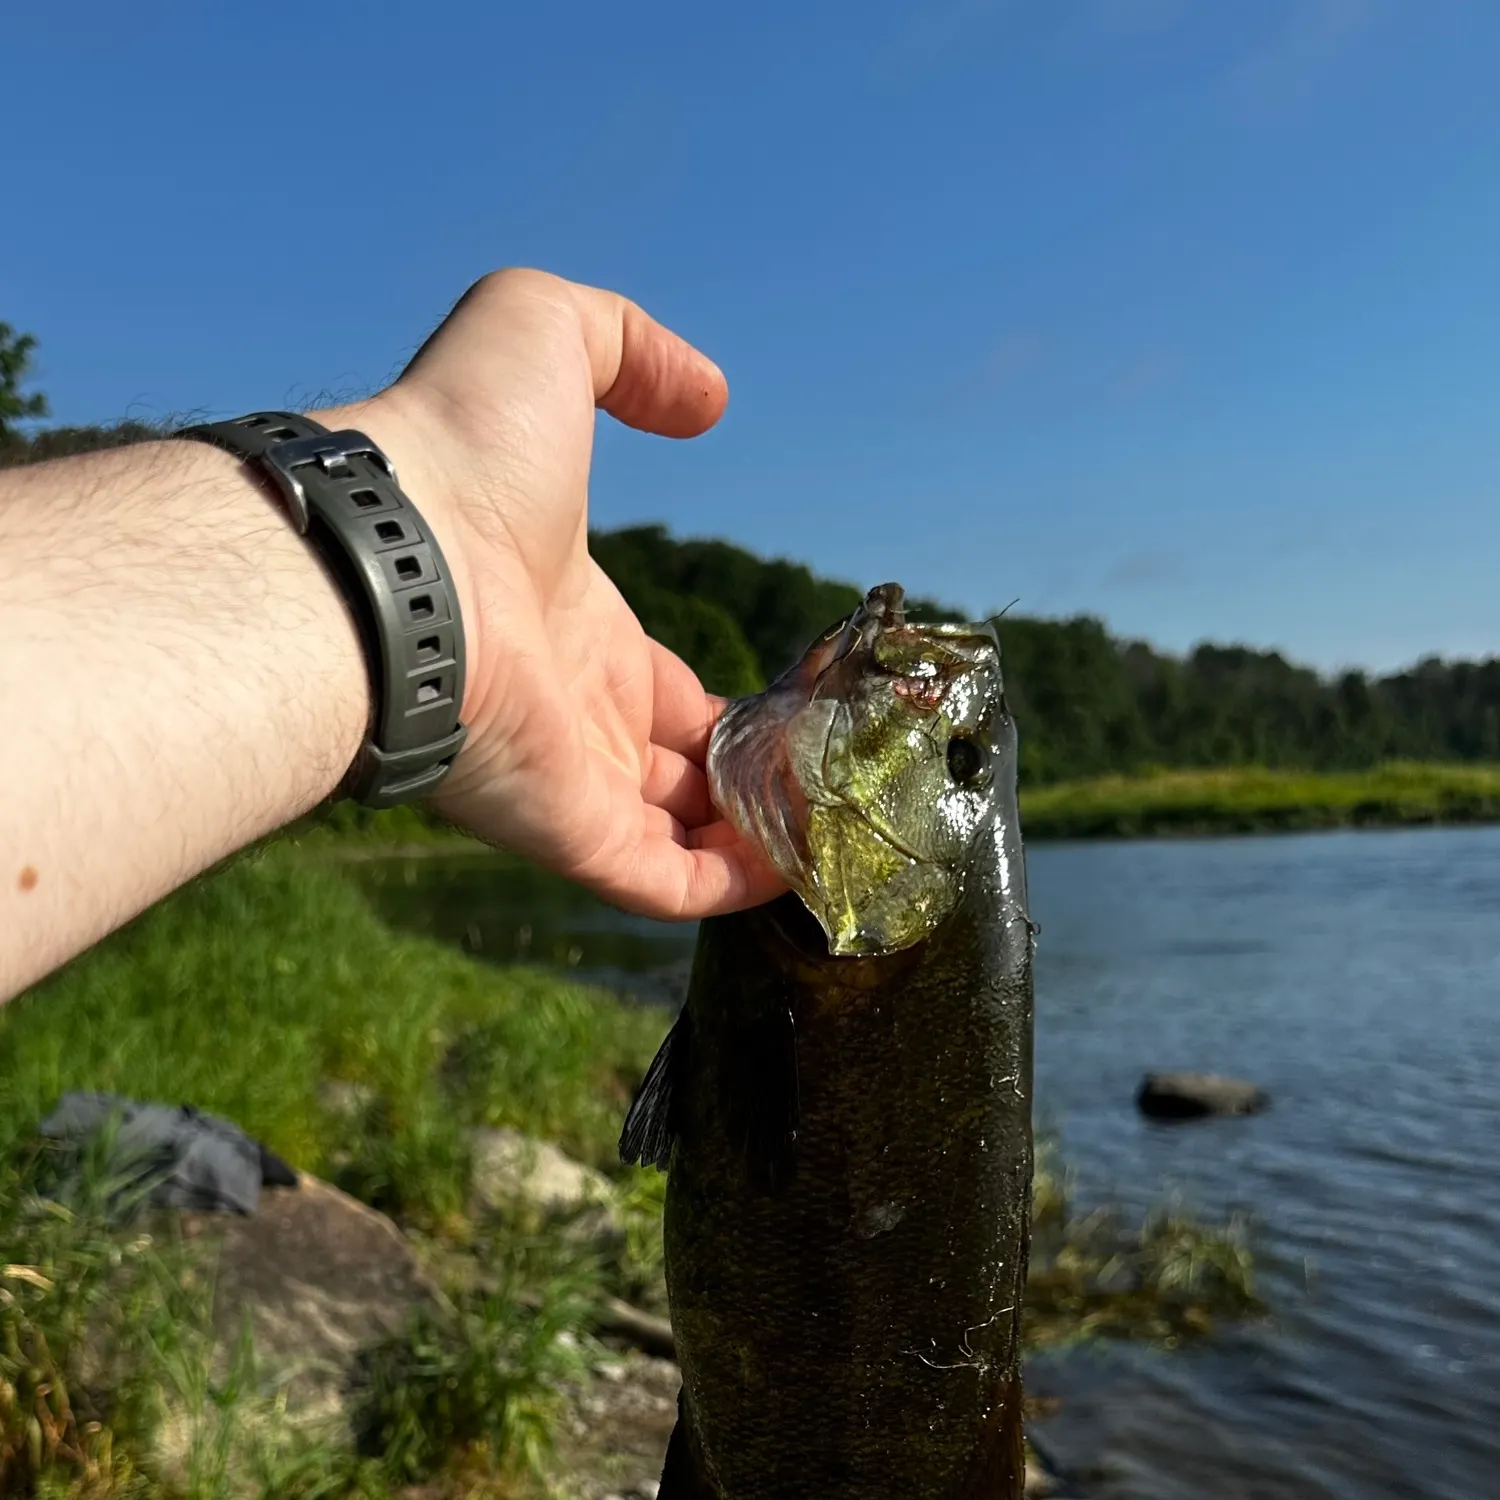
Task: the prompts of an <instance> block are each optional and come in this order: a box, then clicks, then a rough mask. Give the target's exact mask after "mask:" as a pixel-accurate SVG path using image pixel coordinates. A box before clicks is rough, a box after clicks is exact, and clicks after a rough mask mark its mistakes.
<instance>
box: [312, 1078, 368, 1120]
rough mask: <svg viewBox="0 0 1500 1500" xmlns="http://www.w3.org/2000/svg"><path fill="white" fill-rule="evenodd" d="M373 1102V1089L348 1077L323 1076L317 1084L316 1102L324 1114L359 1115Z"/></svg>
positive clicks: (349, 1116) (349, 1117) (346, 1116)
mask: <svg viewBox="0 0 1500 1500" xmlns="http://www.w3.org/2000/svg"><path fill="white" fill-rule="evenodd" d="M374 1102H375V1090H374V1089H372V1088H371V1087H370V1085H369V1084H367V1083H354V1082H352V1081H351V1080H350V1079H348V1078H325V1079H324V1080H323V1081H322V1083H320V1084H319V1085H318V1103H319V1105H320V1106H321V1107H322V1109H323V1111H324V1112H325V1113H326V1114H330V1115H337V1116H338V1117H340V1118H342V1119H353V1118H354V1117H355V1116H356V1115H361V1114H363V1113H364V1112H365V1110H367V1109H368V1108H369V1107H370V1105H371V1104H373V1103H374Z"/></svg>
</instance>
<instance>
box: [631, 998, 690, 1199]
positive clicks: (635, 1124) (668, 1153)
mask: <svg viewBox="0 0 1500 1500" xmlns="http://www.w3.org/2000/svg"><path fill="white" fill-rule="evenodd" d="M690 1031H691V1028H690V1026H689V1024H688V1013H687V1008H686V1006H684V1007H683V1010H682V1013H681V1014H680V1015H679V1016H678V1017H677V1019H676V1021H675V1022H673V1024H672V1029H671V1030H670V1031H669V1032H668V1033H667V1035H666V1040H665V1041H663V1042H662V1044H661V1046H660V1047H659V1048H658V1049H657V1053H656V1056H655V1057H654V1058H652V1060H651V1066H650V1067H649V1068H647V1069H646V1076H645V1077H644V1078H643V1079H642V1080H641V1086H640V1090H639V1091H638V1092H637V1094H636V1096H635V1103H634V1104H632V1105H631V1106H630V1113H629V1114H628V1115H626V1116H625V1128H624V1129H623V1130H622V1131H621V1132H620V1160H621V1161H622V1162H624V1163H625V1165H626V1166H627V1167H628V1166H632V1165H634V1163H636V1162H639V1163H640V1164H641V1165H642V1166H643V1167H659V1168H660V1169H661V1170H662V1171H663V1172H665V1171H666V1170H667V1164H668V1163H669V1162H670V1161H671V1160H672V1142H673V1141H674V1140H676V1138H677V1091H678V1087H679V1085H680V1082H681V1079H682V1070H683V1068H684V1067H686V1065H687V1057H688V1046H689V1035H690Z"/></svg>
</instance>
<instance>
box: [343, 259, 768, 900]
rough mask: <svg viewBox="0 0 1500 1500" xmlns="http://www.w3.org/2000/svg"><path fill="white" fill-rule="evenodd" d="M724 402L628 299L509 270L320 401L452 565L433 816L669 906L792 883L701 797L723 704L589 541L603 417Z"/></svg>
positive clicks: (689, 411) (631, 419)
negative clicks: (443, 755)
mask: <svg viewBox="0 0 1500 1500" xmlns="http://www.w3.org/2000/svg"><path fill="white" fill-rule="evenodd" d="M727 399H728V391H727V388H726V386H725V383H724V377H723V375H722V374H721V373H720V372H719V370H718V368H717V367H716V366H715V365H714V364H712V363H711V362H710V361H709V360H708V359H706V358H705V357H704V356H703V355H701V354H699V353H698V352H697V350H695V349H693V348H692V347H691V346H690V345H688V344H686V343H684V342H683V341H682V340H681V339H679V338H678V337H677V336H676V335H675V334H672V333H670V332H668V331H667V330H666V329H665V328H663V327H662V326H661V325H660V324H658V323H656V322H654V321H653V320H652V319H651V318H649V317H648V316H647V315H646V314H645V313H644V312H642V311H641V309H640V308H638V307H636V306H635V305H634V304H633V303H631V302H628V301H626V300H625V299H624V298H622V297H619V296H616V295H615V294H614V293H611V292H605V291H599V290H597V289H595V288H593V287H585V286H579V285H577V284H575V283H573V282H568V281H563V280H561V279H559V278H557V277H555V276H549V275H546V274H544V273H542V272H538V271H502V272H498V273H496V274H495V275H492V276H487V277H485V278H484V279H483V280H482V281H480V282H478V283H477V284H476V285H475V286H474V287H472V288H471V289H470V291H469V292H468V293H467V294H466V295H465V296H464V298H463V300H462V301H461V302H460V303H459V304H458V306H457V307H456V308H454V310H453V312H452V313H451V314H450V315H449V316H448V318H447V320H446V321H445V322H444V323H443V325H442V326H441V327H440V328H439V329H438V330H437V332H436V333H434V334H433V336H432V337H431V338H430V339H428V341H427V342H426V344H424V345H423V347H422V349H421V350H420V351H419V352H418V354H417V356H416V358H415V359H414V360H413V361H412V363H411V364H410V365H409V366H408V368H407V369H406V371H405V372H404V373H403V374H402V375H401V377H400V379H398V380H397V381H396V383H395V384H394V385H392V386H390V387H389V388H388V389H386V390H385V391H382V392H381V393H380V395H378V396H376V397H375V398H373V399H372V400H370V401H367V402H362V403H360V404H358V405H356V406H351V407H345V408H341V409H340V410H339V411H337V412H320V413H317V416H318V418H319V420H320V421H323V422H325V423H327V424H328V425H330V426H333V427H357V428H361V429H363V430H364V431H366V432H368V433H369V435H370V436H371V437H372V438H373V439H374V440H375V441H376V442H377V443H379V444H380V445H381V447H382V448H384V449H385V451H386V453H387V454H388V455H389V456H390V458H391V460H392V462H393V463H394V464H395V467H396V472H397V473H398V474H399V475H400V477H401V482H402V487H403V488H404V489H405V490H406V492H407V494H409V495H410V496H411V498H412V500H413V501H414V502H415V503H416V505H417V507H418V509H419V510H420V511H421V512H422V514H423V516H424V517H425V518H426V519H427V520H428V522H429V523H430V524H431V526H432V527H433V530H434V531H435V532H436V534H437V538H438V542H439V544H440V546H441V547H442V549H443V553H444V556H445V557H446V558H447V560H448V563H449V566H450V567H451V569H452V571H453V573H454V582H455V586H456V587H457V589H458V593H459V598H460V601H461V608H462V611H463V620H464V627H465V634H466V639H467V647H468V685H467V690H466V693H465V699H464V709H463V714H462V719H463V722H464V723H465V724H466V725H467V726H468V730H469V735H468V740H467V742H466V745H465V748H464V751H463V754H462V755H460V756H459V758H458V760H457V762H456V763H455V765H454V768H453V770H452V771H451V772H450V773H449V776H448V779H447V781H446V782H445V783H444V785H443V788H442V790H441V792H440V794H439V796H438V798H437V799H436V805H437V806H438V808H439V810H440V811H441V812H442V813H443V814H444V815H445V816H447V817H450V818H452V819H453V820H454V821H455V822H458V823H460V824H462V825H463V826H465V827H467V828H470V829H472V830H473V831H474V832H475V833H477V834H479V835H480V837H482V838H485V839H488V840H490V841H491V842H493V843H496V844H501V845H504V846H505V847H508V848H512V849H517V850H520V851H521V852H523V853H525V854H528V855H530V856H531V857H532V858H534V859H536V860H537V861H538V862H539V863H541V864H543V865H545V866H547V867H548V868H550V869H553V870H556V871H557V872H558V873H559V874H562V875H566V876H569V877H570V878H572V879H574V880H577V881H579V882H581V883H582V884H584V885H586V886H589V887H590V888H591V889H593V890H594V891H596V892H597V893H598V894H599V895H601V896H603V897H605V898H606V899H607V900H609V901H612V902H615V903H616V904H618V905H620V906H622V907H626V908H628V909H629V910H632V911H636V912H640V913H642V914H644V915H647V916H654V917H664V918H669V919H671V918H691V917H702V916H708V915H711V914H713V913H715V912H722V911H732V910H735V909H737V908H739V907H743V906H749V905H753V904H755V903H756V902H759V901H763V900H766V899H768V898H770V897H771V896H773V895H775V894H776V893H777V892H778V891H779V890H781V889H782V888H783V886H782V882H781V881H780V879H779V877H777V876H776V875H775V874H774V873H773V872H772V871H771V870H770V869H769V867H768V866H767V865H766V864H765V863H764V862H763V861H762V860H761V859H760V857H759V856H758V855H757V854H756V853H755V852H754V851H753V850H752V849H751V848H750V847H749V846H748V845H746V844H745V843H744V842H743V841H742V840H740V838H739V837H738V835H736V834H735V833H734V832H733V830H732V829H730V827H729V826H728V825H727V824H726V823H724V822H723V821H722V820H721V819H720V818H718V816H717V814H716V813H715V811H714V809H713V807H712V805H711V803H710V801H709V795H708V786H707V781H706V778H705V776H704V773H703V760H704V756H705V754H706V752H707V748H708V737H709V734H710V731H711V730H712V727H713V723H714V720H715V719H716V718H717V716H718V714H719V711H720V710H721V709H722V707H723V703H722V701H721V700H719V699H715V698H711V697H710V696H709V695H708V694H706V693H705V692H704V690H703V686H702V684H701V683H700V682H699V681H698V679H697V677H696V676H695V675H694V673H693V672H692V671H691V670H690V669H689V668H688V666H687V665H686V664H685V663H684V662H683V661H681V660H680V659H679V658H678V657H677V656H675V655H673V654H672V652H670V651H668V650H667V649H666V648H665V647H664V646H661V645H659V644H657V643H656V642H655V641H652V640H650V639H648V638H647V636H646V635H645V633H644V631H643V630H642V629H641V626H640V624H639V622H638V621H637V620H636V618H635V616H634V614H633V613H632V612H631V610H630V608H629V607H628V606H627V605H626V603H625V601H624V600H623V599H622V598H621V597H620V595H619V593H618V592H617V590H616V589H615V587H614V585H613V584H612V583H611V582H610V581H609V579H608V578H607V577H606V576H605V574H604V573H603V571H602V570H601V569H600V568H599V567H598V565H597V564H596V563H595V562H594V561H593V559H592V558H591V557H590V556H589V554H588V478H589V464H590V458H591V455H592V450H593V439H594V412H595V408H596V406H597V407H599V408H601V409H603V410H604V411H606V412H608V413H609V414H610V415H611V416H613V417H615V418H616V419H617V420H618V421H621V422H624V423H625V424H626V425H627V426H630V427H636V428H639V429H641V430H642V431H645V432H654V433H659V434H661V435H662V436H664V437H694V436H696V435H697V434H699V433H701V432H704V431H706V430H707V429H708V428H709V427H711V426H713V424H714V423H715V422H716V421H718V419H719V417H720V415H721V414H722V413H723V410H724V405H725V402H726V401H727Z"/></svg>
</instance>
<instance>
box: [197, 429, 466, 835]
mask: <svg viewBox="0 0 1500 1500" xmlns="http://www.w3.org/2000/svg"><path fill="white" fill-rule="evenodd" d="M174 436H176V437H180V438H195V439H198V440H199V441H202V442H207V443H212V444H213V445H214V446H215V447H218V448H223V449H225V450H226V451H227V452H230V453H233V454H235V455H236V456H237V457H239V458H242V459H244V460H245V461H246V462H247V463H250V464H252V465H253V466H254V467H256V468H257V469H259V471H260V472H261V473H262V474H264V475H265V476H266V477H267V478H269V479H270V480H271V481H272V483H273V484H274V485H275V486H276V488H277V490H278V491H279V492H280V494H281V496H282V497H283V498H284V499H285V501H286V505H287V509H288V511H289V512H290V513H291V518H292V523H293V524H294V525H295V526H296V528H297V530H298V531H299V532H300V533H302V535H304V536H305V537H307V539H308V540H309V541H310V542H311V543H312V544H313V545H314V546H315V547H316V548H317V550H318V553H319V555H320V556H321V557H322V558H323V561H324V563H325V564H326V565H327V567H328V569H329V571H330V572H331V573H332V574H333V576H334V577H335V578H336V579H337V581H338V584H339V587H340V588H341V589H342V590H343V592H344V595H345V597H346V598H347V599H348V601H349V604H350V606H351V608H352V609H353V610H354V614H355V617H356V619H357V620H358V622H359V630H360V636H361V638H362V640H363V642H364V648H365V659H366V661H367V662H368V663H369V668H370V688H371V695H372V702H373V713H372V722H371V725H370V729H369V732H368V733H367V734H366V736H365V740H364V744H363V745H361V746H360V750H359V754H358V755H357V756H356V757H355V760H354V764H353V765H352V766H351V767H350V768H349V773H348V775H347V776H346V777H345V778H344V781H343V784H342V786H341V791H343V792H344V793H345V794H346V795H348V796H350V797H353V798H355V799H356V800H357V801H359V802H363V803H365V804H366V805H367V806H369V807H394V806H395V805H396V804H397V803H400V802H411V801H413V800H415V799H416V798H418V797H422V796H425V795H426V794H427V793H428V792H430V791H432V789H433V788H434V787H436V786H437V784H438V783H439V782H440V781H441V780H442V779H443V777H444V776H446V775H447V774H448V767H449V766H450V765H452V763H453V759H454V757H455V756H456V755H457V754H458V752H459V749H460V747H461V746H462V745H463V742H464V727H463V725H462V724H460V723H459V722H458V716H459V711H460V709H461V708H462V706H463V701H464V632H463V622H462V621H461V620H460V619H459V612H458V593H457V591H456V590H455V588H454V586H453V576H452V574H451V573H450V572H449V571H448V565H447V563H446V562H444V560H443V554H442V553H441V551H439V549H438V544H437V539H436V538H435V537H434V536H433V535H432V532H431V531H430V530H429V529H428V528H427V526H426V524H425V523H424V522H423V520H422V517H421V516H420V515H419V514H418V513H417V508H416V507H415V506H414V505H413V504H412V503H411V501H410V500H408V499H407V498H406V496H405V495H404V494H402V493H401V488H400V486H399V485H398V484H397V483H396V471H395V470H394V469H393V468H392V467H391V463H390V460H389V459H387V458H386V456H385V454H384V453H382V452H381V451H380V449H379V448H377V447H376V446H375V444H374V443H372V442H371V441H370V439H369V438H367V437H366V436H365V435H364V434H363V433H362V432H354V431H352V430H350V431H344V432H329V431H328V429H327V428H326V427H321V426H319V424H318V423H316V422H313V421H310V420H309V419H308V418H306V417H303V416H298V415H295V414H294V413H291V412H281V411H263V412H255V413H252V414H251V415H250V416H245V417H237V418H236V419H235V420H234V421H232V422H208V423H203V424H201V425H199V426H196V427H185V428H183V429H182V430H181V431H180V432H177V433H175V434H174Z"/></svg>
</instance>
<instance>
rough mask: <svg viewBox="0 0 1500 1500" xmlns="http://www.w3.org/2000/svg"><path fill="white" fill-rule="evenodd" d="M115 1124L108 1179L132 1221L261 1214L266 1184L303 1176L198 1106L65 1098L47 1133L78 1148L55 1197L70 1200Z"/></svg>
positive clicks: (112, 1204) (111, 1205) (120, 1215)
mask: <svg viewBox="0 0 1500 1500" xmlns="http://www.w3.org/2000/svg"><path fill="white" fill-rule="evenodd" d="M111 1121H118V1130H117V1132H116V1134H115V1136H114V1138H113V1141H112V1143H111V1145H110V1148H109V1154H108V1157H107V1159H106V1161H105V1163H104V1164H103V1165H104V1172H105V1176H106V1178H107V1182H106V1188H105V1203H106V1206H107V1210H108V1212H109V1213H110V1215H111V1217H113V1218H116V1219H130V1218H132V1217H134V1215H135V1213H136V1212H138V1211H139V1209H140V1208H142V1207H143V1206H145V1205H146V1204H148V1203H149V1204H153V1205H157V1206H160V1207H165V1208H197V1209H219V1210H227V1211H229V1212H232V1213H240V1214H253V1213H254V1212H255V1210H256V1208H257V1206H258V1205H259V1203H260V1189H261V1184H262V1182H269V1183H273V1184H278V1185H284V1186H290V1185H293V1184H295V1182H296V1180H297V1177H296V1173H295V1172H293V1171H292V1170H291V1168H290V1167H288V1166H287V1165H286V1163H285V1162H283V1161H281V1160H280V1159H279V1158H278V1157H276V1156H274V1155H272V1154H271V1153H270V1152H269V1151H267V1150H266V1149H265V1147H264V1146H262V1145H260V1143H259V1142H257V1141H255V1140H252V1139H251V1138H250V1137H249V1136H248V1135H246V1134H245V1132H244V1131H243V1130H241V1129H240V1128H239V1126H238V1125H235V1124H233V1123H231V1122H230V1121H229V1120H221V1119H219V1118H218V1117H217V1116H215V1115H207V1114H204V1113H203V1112H202V1111H201V1110H197V1109H194V1108H193V1106H192V1105H190V1104H183V1105H170V1104H143V1103H140V1102H139V1101H137V1100H134V1099H126V1098H124V1097H123V1096H121V1095H119V1094H91V1093H72V1094H64V1095H63V1097H62V1099H61V1100H60V1101H59V1103H58V1106H57V1108H56V1109H54V1110H53V1111H52V1113H51V1114H50V1115H48V1116H47V1118H46V1119H45V1120H43V1121H42V1124H41V1127H40V1129H41V1134H42V1135H43V1136H46V1137H48V1138H49V1139H52V1140H56V1141H61V1142H63V1143H65V1144H66V1145H69V1146H71V1147H73V1148H74V1151H73V1154H72V1159H71V1162H70V1166H69V1168H68V1170H66V1171H65V1172H64V1173H63V1174H62V1176H61V1179H60V1181H59V1183H58V1186H57V1190H56V1191H55V1192H54V1193H53V1194H52V1196H54V1197H59V1198H63V1197H70V1196H72V1193H71V1192H70V1189H76V1188H77V1186H78V1185H79V1183H80V1181H81V1178H82V1174H83V1170H84V1169H83V1163H82V1160H81V1158H82V1156H83V1153H84V1150H85V1148H86V1147H87V1145H88V1143H89V1142H90V1141H92V1140H93V1139H94V1138H95V1137H96V1136H97V1135H98V1134H99V1133H100V1132H101V1131H102V1130H104V1129H105V1128H106V1127H107V1126H108V1125H109V1124H110V1122H111Z"/></svg>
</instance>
